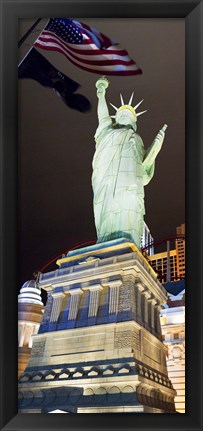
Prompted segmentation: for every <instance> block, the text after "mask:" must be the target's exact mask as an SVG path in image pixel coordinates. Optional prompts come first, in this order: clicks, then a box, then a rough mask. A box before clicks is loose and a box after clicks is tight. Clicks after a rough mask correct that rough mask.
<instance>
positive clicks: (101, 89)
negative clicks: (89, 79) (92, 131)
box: [96, 76, 111, 123]
mask: <svg viewBox="0 0 203 431" xmlns="http://www.w3.org/2000/svg"><path fill="white" fill-rule="evenodd" d="M108 86H109V81H108V79H107V78H105V76H104V77H102V78H99V79H98V80H97V82H96V88H97V97H98V108H97V114H98V120H99V123H101V121H102V120H105V119H109V123H111V118H110V116H109V110H108V107H107V103H106V99H105V94H106V89H107V88H108Z"/></svg>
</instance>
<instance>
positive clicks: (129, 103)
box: [128, 91, 134, 106]
mask: <svg viewBox="0 0 203 431" xmlns="http://www.w3.org/2000/svg"><path fill="white" fill-rule="evenodd" d="M133 96H134V91H133V92H132V94H131V97H130V100H129V102H128V105H130V106H131V105H132V101H133Z"/></svg>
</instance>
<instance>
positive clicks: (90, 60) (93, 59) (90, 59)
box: [35, 38, 135, 65]
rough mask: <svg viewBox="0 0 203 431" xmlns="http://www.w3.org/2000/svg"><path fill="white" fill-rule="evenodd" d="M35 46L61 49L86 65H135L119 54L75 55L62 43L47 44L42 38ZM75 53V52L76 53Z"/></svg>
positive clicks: (92, 53) (51, 42)
mask: <svg viewBox="0 0 203 431" xmlns="http://www.w3.org/2000/svg"><path fill="white" fill-rule="evenodd" d="M35 46H38V48H40V47H42V46H43V47H46V46H49V47H53V49H55V48H58V49H59V50H60V49H61V51H62V53H63V54H64V55H65V54H67V55H70V56H71V57H73V58H75V59H78V60H79V61H83V62H84V63H86V64H93V65H94V64H100V65H105V64H119V62H120V64H125V65H131V64H135V63H134V61H133V60H130V59H129V57H128V56H125V57H122V56H119V55H118V54H115V55H114V56H113V57H112V56H109V55H108V54H105V55H102V56H101V55H100V57H98V54H96V55H95V54H94V52H90V54H91V55H89V53H88V55H84V53H83V52H82V54H81V53H80V54H77V55H75V54H73V53H72V52H71V51H70V49H69V48H67V47H64V46H63V45H62V44H61V43H59V42H55V40H54V39H52V40H49V42H47V41H46V40H45V41H43V39H42V38H40V42H36V43H35ZM74 53H75V51H74Z"/></svg>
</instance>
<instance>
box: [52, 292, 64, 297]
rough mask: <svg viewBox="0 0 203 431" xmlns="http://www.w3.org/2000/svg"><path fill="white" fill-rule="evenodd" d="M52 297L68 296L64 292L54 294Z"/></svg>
mask: <svg viewBox="0 0 203 431" xmlns="http://www.w3.org/2000/svg"><path fill="white" fill-rule="evenodd" d="M51 296H53V298H64V296H66V295H65V293H64V292H53V293H52V294H51Z"/></svg>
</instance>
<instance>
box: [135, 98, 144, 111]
mask: <svg viewBox="0 0 203 431" xmlns="http://www.w3.org/2000/svg"><path fill="white" fill-rule="evenodd" d="M143 100H144V99H142V100H141V101H140V102H138V104H137V105H136V106H134V109H136V108H138V106H140V105H141V103H142V102H143Z"/></svg>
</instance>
